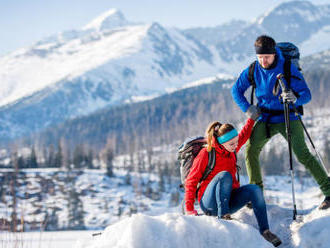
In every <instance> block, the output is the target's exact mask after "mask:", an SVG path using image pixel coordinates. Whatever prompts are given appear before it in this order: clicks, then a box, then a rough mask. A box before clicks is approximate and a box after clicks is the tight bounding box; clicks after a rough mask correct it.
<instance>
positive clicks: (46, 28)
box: [0, 0, 330, 56]
mask: <svg viewBox="0 0 330 248" xmlns="http://www.w3.org/2000/svg"><path fill="white" fill-rule="evenodd" d="M285 1H288V0H232V1H229V0H0V10H1V11H0V34H1V35H0V37H1V39H0V42H1V43H0V44H1V46H0V56H1V55H4V54H6V53H8V52H11V51H13V50H15V49H17V48H20V47H25V46H29V45H31V44H33V43H34V42H36V41H38V40H40V39H42V38H44V37H46V36H49V35H52V34H55V33H58V32H61V31H64V30H70V29H78V28H80V27H82V26H84V25H85V24H87V23H88V22H89V21H91V20H92V19H93V18H95V17H97V16H98V15H99V14H101V13H103V12H105V11H107V10H108V9H110V8H117V9H119V10H121V11H122V13H123V14H124V16H125V17H126V19H128V20H130V21H134V22H143V23H151V22H153V21H157V22H159V23H160V24H162V25H165V26H176V27H180V28H187V27H197V26H216V25H219V24H222V23H224V22H227V21H230V20H232V19H242V20H252V19H254V18H255V17H257V16H259V15H260V14H262V13H263V12H264V11H266V10H268V9H269V8H272V7H275V6H276V5H278V4H279V3H280V2H285ZM311 2H313V3H315V4H320V3H328V4H330V0H313V1H311Z"/></svg>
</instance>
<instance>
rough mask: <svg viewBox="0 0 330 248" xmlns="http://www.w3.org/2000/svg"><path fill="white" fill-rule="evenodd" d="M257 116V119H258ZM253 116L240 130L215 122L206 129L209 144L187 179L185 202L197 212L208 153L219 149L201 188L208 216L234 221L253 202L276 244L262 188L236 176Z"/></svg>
mask: <svg viewBox="0 0 330 248" xmlns="http://www.w3.org/2000/svg"><path fill="white" fill-rule="evenodd" d="M254 119H255V118H254ZM254 122H255V121H254V120H253V119H248V120H247V122H246V124H245V126H244V127H243V129H242V130H241V131H240V133H239V134H238V132H237V131H236V129H235V128H234V127H233V126H232V125H231V124H221V123H219V122H213V123H211V124H210V125H209V127H208V128H207V129H206V137H207V147H205V148H203V149H202V150H201V151H200V152H199V153H198V155H197V157H196V158H195V160H194V163H193V165H192V168H191V170H190V173H189V175H188V177H187V179H186V182H185V204H186V212H187V214H189V215H197V211H196V210H195V209H194V202H195V196H196V191H197V185H198V183H199V182H200V179H201V178H202V175H203V172H204V171H205V168H206V166H207V163H208V152H209V151H211V149H215V153H216V159H215V166H214V169H213V170H212V172H211V173H210V174H209V175H208V177H207V178H206V179H205V180H203V181H202V182H201V184H200V187H199V189H198V195H197V196H198V197H197V198H198V201H199V203H200V207H201V209H202V210H203V212H204V213H205V214H206V215H212V216H218V218H221V219H226V220H230V219H231V216H230V214H232V213H234V212H236V211H237V210H239V209H240V208H242V207H243V206H245V205H246V204H247V203H248V202H251V203H252V207H253V211H254V214H255V216H256V218H257V222H258V225H259V231H260V233H261V234H262V236H263V237H264V238H265V239H266V240H267V241H269V242H271V243H272V244H273V245H274V246H278V245H280V244H281V240H280V239H279V238H278V237H277V236H276V235H275V234H273V233H271V232H270V231H269V225H268V219H267V210H266V204H265V200H264V197H263V192H262V190H261V188H260V187H259V186H257V185H255V184H248V185H244V186H242V187H240V185H239V182H238V181H237V179H236V154H235V153H237V152H238V151H239V150H240V148H241V147H242V146H243V145H244V144H245V142H246V141H247V140H248V139H249V137H250V135H251V131H252V128H253V125H254Z"/></svg>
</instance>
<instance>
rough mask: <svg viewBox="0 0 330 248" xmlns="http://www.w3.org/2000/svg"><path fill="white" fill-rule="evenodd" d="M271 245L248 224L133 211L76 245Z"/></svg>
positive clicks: (96, 247) (149, 247)
mask: <svg viewBox="0 0 330 248" xmlns="http://www.w3.org/2000/svg"><path fill="white" fill-rule="evenodd" d="M78 247H79V248H108V247H116V248H131V247H132V248H133V247H134V248H154V247H157V248H165V247H166V248H176V247H180V248H195V247H196V248H199V247H209V248H212V247H244V248H249V247H251V248H255V247H272V245H270V244H269V243H268V242H266V241H265V240H264V239H263V238H262V236H261V235H260V234H259V232H258V230H256V229H255V228H253V227H251V226H250V225H247V224H243V223H241V222H238V221H224V220H218V219H217V218H214V217H209V216H198V217H195V216H182V215H180V214H177V213H166V214H163V215H160V216H147V215H144V214H136V215H133V216H132V217H130V218H126V219H124V220H122V221H120V222H118V223H116V224H114V225H111V226H108V227H107V228H106V229H105V231H104V232H103V233H102V235H101V236H99V238H97V239H96V240H95V241H94V242H93V243H92V244H90V245H88V246H81V245H77V246H76V248H78Z"/></svg>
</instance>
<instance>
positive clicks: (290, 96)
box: [281, 90, 297, 103]
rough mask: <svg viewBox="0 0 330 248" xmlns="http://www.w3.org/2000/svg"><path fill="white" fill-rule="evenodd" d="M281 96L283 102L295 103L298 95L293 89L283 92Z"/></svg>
mask: <svg viewBox="0 0 330 248" xmlns="http://www.w3.org/2000/svg"><path fill="white" fill-rule="evenodd" d="M281 97H282V99H283V102H289V103H295V102H296V101H297V97H296V96H295V95H294V93H293V92H292V90H289V91H288V92H282V94H281Z"/></svg>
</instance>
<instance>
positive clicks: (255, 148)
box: [232, 35, 330, 209]
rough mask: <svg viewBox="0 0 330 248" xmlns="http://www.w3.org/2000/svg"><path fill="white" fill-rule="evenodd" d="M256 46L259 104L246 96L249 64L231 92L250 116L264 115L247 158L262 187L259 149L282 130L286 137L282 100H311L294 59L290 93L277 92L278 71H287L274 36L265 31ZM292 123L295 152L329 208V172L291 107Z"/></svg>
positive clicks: (253, 180)
mask: <svg viewBox="0 0 330 248" xmlns="http://www.w3.org/2000/svg"><path fill="white" fill-rule="evenodd" d="M254 46H255V50H256V54H257V62H256V64H255V68H254V74H253V75H254V80H255V84H256V88H255V95H256V98H257V100H258V104H257V106H255V105H251V104H250V103H249V102H248V101H247V99H246V98H245V96H244V93H245V91H246V90H247V89H248V88H249V87H250V86H251V83H250V81H249V76H248V74H249V68H247V69H245V70H244V71H243V72H242V73H241V75H240V77H239V78H238V80H237V81H236V83H235V84H234V86H233V88H232V95H233V98H234V100H235V102H236V103H237V104H238V106H239V107H240V108H241V109H242V111H243V112H245V113H246V114H247V115H248V116H249V117H251V116H254V115H256V114H258V112H259V111H261V116H260V118H259V120H258V122H257V123H256V125H255V126H254V129H253V131H252V134H251V137H250V140H249V142H248V144H247V147H246V154H245V158H246V168H247V172H248V176H249V179H250V183H253V184H257V185H259V186H260V187H261V188H263V182H262V176H261V169H260V164H259V155H260V152H261V150H262V148H263V147H264V145H265V144H266V143H267V142H268V141H269V140H270V138H271V137H273V136H274V135H276V134H278V133H280V134H281V135H282V136H283V137H285V138H286V129H285V119H284V118H285V117H284V111H283V103H282V101H287V102H290V103H291V104H294V105H295V106H296V108H299V106H302V105H303V104H306V103H308V102H309V101H310V100H311V93H310V90H309V89H308V87H307V84H306V82H305V79H304V78H303V76H302V74H301V73H300V72H299V70H298V69H297V68H296V67H295V66H294V65H293V63H292V64H291V68H290V69H291V75H292V77H291V80H290V81H291V84H290V87H289V88H290V90H289V91H288V92H287V93H285V92H283V93H281V94H280V93H277V95H276V94H274V93H273V89H274V86H275V84H276V81H277V78H276V76H277V75H278V74H279V73H284V61H285V60H284V57H283V56H282V53H281V51H280V49H279V48H277V47H276V43H275V41H274V39H273V38H271V37H269V36H266V35H262V36H260V37H258V38H257V40H256V41H255V44H254ZM287 87H288V85H287ZM279 97H281V99H282V101H280V99H279ZM291 104H290V105H291ZM290 127H291V136H292V137H291V142H292V149H293V152H294V153H295V155H296V157H297V158H298V161H299V162H300V163H302V164H303V165H304V166H305V167H306V168H307V169H308V170H309V171H310V173H311V174H312V176H313V177H314V179H315V180H316V182H317V183H318V184H319V186H320V189H321V190H322V192H323V194H324V195H325V200H324V201H323V202H322V204H321V205H320V206H319V208H320V209H327V208H329V207H330V181H329V179H328V176H327V173H326V172H325V171H324V169H323V168H322V166H321V165H320V163H319V162H318V161H317V160H316V159H315V157H314V156H313V155H312V154H311V153H310V151H309V149H308V148H307V146H306V143H305V138H304V130H303V127H302V125H301V123H300V121H299V120H298V117H297V116H296V115H295V114H294V112H293V111H290Z"/></svg>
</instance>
